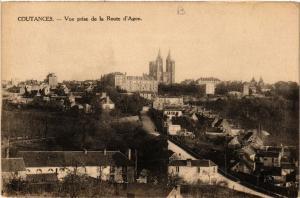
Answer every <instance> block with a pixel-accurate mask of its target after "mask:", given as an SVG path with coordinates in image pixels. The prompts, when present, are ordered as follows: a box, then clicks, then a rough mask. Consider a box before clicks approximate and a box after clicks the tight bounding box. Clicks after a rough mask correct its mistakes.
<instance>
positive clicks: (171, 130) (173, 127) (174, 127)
mask: <svg viewBox="0 0 300 198" xmlns="http://www.w3.org/2000/svg"><path fill="white" fill-rule="evenodd" d="M179 131H181V126H180V125H179V124H168V134H169V135H177V133H178V132H179Z"/></svg>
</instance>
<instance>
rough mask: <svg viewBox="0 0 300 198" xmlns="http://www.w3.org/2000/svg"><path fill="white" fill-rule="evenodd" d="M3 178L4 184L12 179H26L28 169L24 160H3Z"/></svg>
mask: <svg viewBox="0 0 300 198" xmlns="http://www.w3.org/2000/svg"><path fill="white" fill-rule="evenodd" d="M1 176H2V180H3V182H7V181H9V180H11V179H25V178H26V169H25V164H24V161H23V159H22V158H2V159H1Z"/></svg>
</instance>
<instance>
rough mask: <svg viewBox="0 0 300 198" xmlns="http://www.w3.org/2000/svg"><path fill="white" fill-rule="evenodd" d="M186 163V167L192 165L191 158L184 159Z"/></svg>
mask: <svg viewBox="0 0 300 198" xmlns="http://www.w3.org/2000/svg"><path fill="white" fill-rule="evenodd" d="M186 165H187V166H188V167H191V166H192V160H191V159H187V160H186Z"/></svg>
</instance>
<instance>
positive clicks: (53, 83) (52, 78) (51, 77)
mask: <svg viewBox="0 0 300 198" xmlns="http://www.w3.org/2000/svg"><path fill="white" fill-rule="evenodd" d="M46 82H47V83H48V85H49V86H50V88H51V89H55V88H56V87H57V85H58V81H57V76H56V75H55V74H54V73H49V74H48V75H47V77H46Z"/></svg>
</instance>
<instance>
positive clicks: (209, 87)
mask: <svg viewBox="0 0 300 198" xmlns="http://www.w3.org/2000/svg"><path fill="white" fill-rule="evenodd" d="M220 82H221V81H220V80H219V79H217V78H214V77H206V78H205V77H202V78H199V79H197V80H196V83H197V84H198V85H205V94H206V95H214V94H215V88H216V85H217V84H218V83H220Z"/></svg>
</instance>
